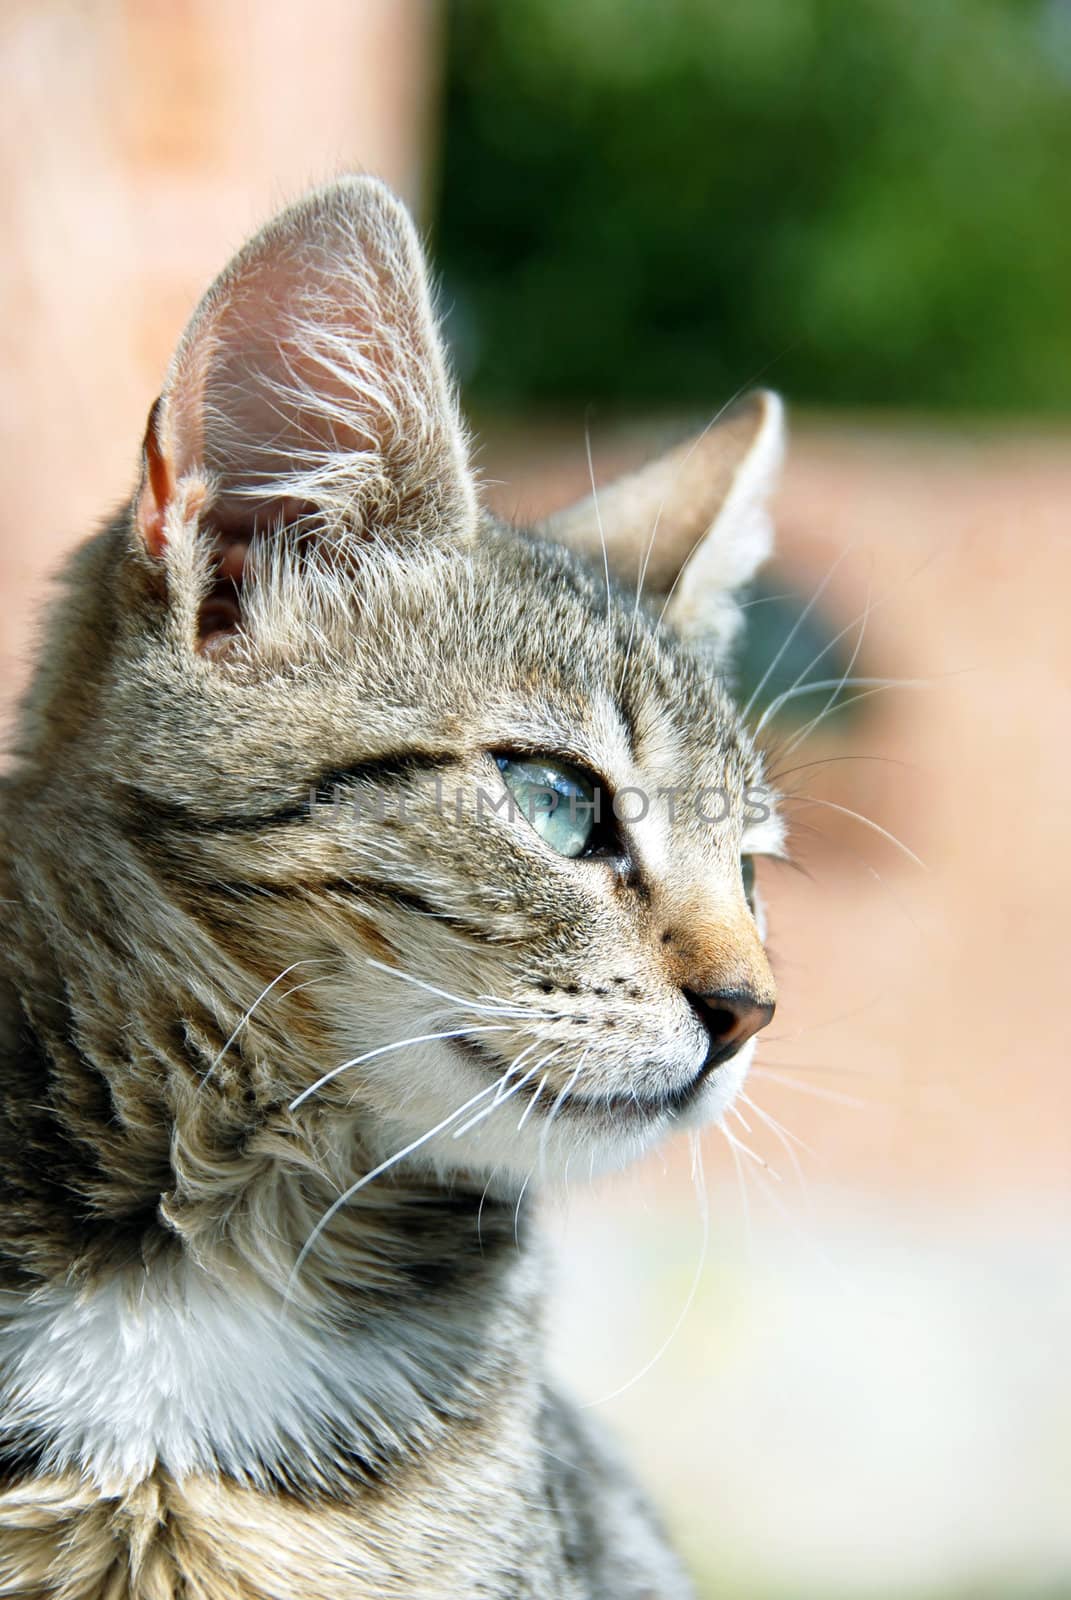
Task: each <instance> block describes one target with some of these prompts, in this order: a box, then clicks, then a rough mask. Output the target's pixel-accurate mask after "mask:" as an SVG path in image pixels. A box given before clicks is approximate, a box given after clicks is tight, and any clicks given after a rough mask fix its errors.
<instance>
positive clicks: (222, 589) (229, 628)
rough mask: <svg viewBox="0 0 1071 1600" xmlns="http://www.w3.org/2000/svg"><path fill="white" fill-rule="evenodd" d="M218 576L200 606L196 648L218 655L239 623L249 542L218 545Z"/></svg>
mask: <svg viewBox="0 0 1071 1600" xmlns="http://www.w3.org/2000/svg"><path fill="white" fill-rule="evenodd" d="M218 550H219V556H218V562H217V577H216V581H215V583H214V584H213V585H212V588H211V590H210V591H209V593H208V595H207V596H206V597H205V600H204V601H203V603H202V605H201V614H200V618H199V627H198V641H197V648H198V649H199V650H202V651H203V652H204V653H205V654H206V655H215V654H218V653H219V652H220V651H221V650H223V649H225V648H226V647H227V645H228V644H229V642H230V640H231V639H232V638H233V637H234V635H235V634H236V633H237V631H238V628H239V625H240V623H241V590H242V576H243V574H244V572H245V562H246V556H247V555H248V553H249V539H248V538H238V539H228V540H227V542H226V543H220V544H218Z"/></svg>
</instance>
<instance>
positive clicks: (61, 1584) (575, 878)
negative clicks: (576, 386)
mask: <svg viewBox="0 0 1071 1600" xmlns="http://www.w3.org/2000/svg"><path fill="white" fill-rule="evenodd" d="M779 451H780V412H779V407H778V405H777V403H776V401H775V400H774V399H773V397H770V396H754V397H751V398H750V399H749V400H748V401H747V402H745V403H744V404H743V405H742V406H741V407H738V408H737V409H736V410H735V411H734V412H733V413H732V415H730V416H728V417H726V418H725V419H724V420H723V421H722V422H720V423H719V424H718V425H717V426H713V427H712V428H710V429H708V430H707V431H706V432H705V433H704V435H702V436H701V437H700V439H699V440H697V441H694V442H693V444H692V445H690V446H688V447H682V449H681V450H680V451H678V452H676V453H675V454H674V455H673V456H672V457H670V458H667V459H666V460H665V461H663V462H661V463H654V464H653V465H652V466H651V467H650V468H648V469H645V471H644V472H643V473H641V474H639V475H637V476H635V477H634V478H633V479H631V480H626V482H625V484H624V485H623V486H621V487H619V488H618V489H616V490H614V491H611V492H608V494H607V495H606V497H605V501H604V503H603V504H602V505H601V506H600V507H595V506H594V505H592V506H588V507H579V508H575V509H574V510H572V511H569V512H566V513H564V514H563V515H562V516H561V518H560V519H559V520H558V521H557V522H552V523H550V524H548V525H547V526H545V527H543V528H540V529H539V530H535V531H531V530H527V531H526V530H523V529H514V528H512V527H508V526H505V525H502V524H499V523H497V522H495V521H494V520H493V519H492V518H490V517H489V516H487V515H486V514H485V513H484V512H483V511H482V510H481V509H480V508H479V503H478V496H477V492H476V485H475V480H474V478H473V474H472V472H471V469H470V468H469V466H468V465H467V447H466V441H465V438H464V434H463V432H462V429H461V425H460V423H459V421H458V417H457V412H456V405H455V401H454V397H453V392H452V390H451V388H450V385H449V381H448V379H447V376H446V369H445V365H444V362H443V358H442V353H441V349H440V345H439V340H438V335H437V333H436V330H435V326H434V322H433V320H432V317H431V311H430V302H429V296H428V291H427V286H426V282H425V277H424V270H423V266H422V262H421V258H420V251H419V246H418V244H417V241H416V238H415V235H414V233H413V229H412V225H411V224H410V222H409V221H408V218H407V217H406V215H405V213H404V212H403V211H402V209H401V207H400V206H399V205H398V204H397V202H396V201H394V200H393V199H392V197H390V195H389V194H388V193H387V191H385V190H384V189H383V188H382V186H381V185H378V184H376V183H374V182H372V181H370V180H365V179H348V180H343V181H342V182H340V183H338V184H336V185H333V186H331V187H330V188H328V189H325V190H321V191H318V192H317V193H315V194H314V195H312V196H310V197H309V198H308V199H306V200H305V201H303V202H301V203H300V204H299V205H298V206H296V207H294V208H292V209H291V210H290V211H289V212H287V213H284V214H283V216H282V217H281V218H278V219H276V221H275V222H274V223H272V224H271V225H270V226H269V227H268V228H267V229H266V230H265V231H264V233H262V234H261V235H259V236H258V237H257V239H255V240H254V241H253V242H252V243H251V244H250V245H249V246H247V248H246V250H245V251H243V252H242V254H241V255H240V256H239V257H238V258H237V259H236V261H235V262H234V263H232V265H231V266H230V267H229V268H228V269H227V272H226V273H225V274H224V275H223V277H222V278H221V279H220V280H219V282H218V283H217V284H216V285H215V286H214V287H213V289H212V290H211V291H210V293H209V295H208V296H207V298H206V300H205V302H204V304H203V305H202V307H201V308H200V310H199V311H198V312H197V313H196V315H195V317H194V319H193V321H192V323H191V325H190V328H189V330H188V331H187V334H186V336H185V338H184V340H183V343H182V345H181V347H180V350H179V352H178V355H177V356H176V360H175V363H174V365H173V367H172V371H171V373H170V375H169V377H168V380H167V383H166V385H165V389H164V393H163V396H162V398H161V400H160V402H159V403H158V405H157V406H156V407H155V408H154V411H153V415H152V417H151V419H150V425H149V430H148V433H147V436H146V443H145V451H144V458H143V463H142V469H141V475H140V478H139V482H138V485H137V486H136V489H135V491H134V494H133V496H132V499H131V502H130V504H129V506H128V507H126V508H125V509H124V510H123V512H122V513H121V514H120V515H119V516H118V517H117V518H116V519H115V520H114V522H113V523H111V524H110V525H109V526H108V527H107V528H105V529H104V530H103V531H102V532H101V533H99V534H98V535H97V536H96V537H95V538H93V539H91V540H90V541H89V542H88V543H87V544H86V545H84V546H83V547H82V548H81V549H80V550H79V551H78V552H77V553H76V555H75V556H74V558H73V560H72V561H71V563H70V565H69V566H68V569H67V571H66V573H65V575H64V580H63V589H62V593H61V595H60V597H59V599H58V601H57V604H56V605H55V607H54V609H53V613H52V616H51V620H50V624H49V628H48V632H47V636H46V638H45V641H44V646H43V649H42V653H41V659H40V663H39V667H38V671H37V675H36V677H35V680H34V683H33V686H32V687H31V690H30V692H29V695H28V697H27V699H26V702H25V705H24V707H23V713H22V717H21V721H20V724H19V729H18V734H17V739H16V745H15V749H14V751H13V755H12V761H11V764H10V770H9V772H8V774H7V776H6V777H5V779H4V783H3V791H2V799H3V808H2V813H0V899H2V900H3V902H4V906H5V913H6V915H5V923H6V929H7V934H6V938H5V940H4V945H3V950H2V953H0V1473H2V1475H3V1476H2V1487H0V1593H2V1594H5V1595H10V1596H17V1597H20V1600H30V1597H34V1600H46V1597H47V1600H135V1597H136V1600H178V1597H179V1596H183V1597H185V1600H201V1597H204V1600H232V1597H233V1600H239V1597H241V1600H269V1597H271V1600H284V1597H285V1600H298V1597H308V1600H312V1597H315V1600H332V1597H334V1596H338V1597H340V1600H341V1597H343V1596H345V1597H346V1600H359V1597H363V1596H368V1597H372V1596H376V1597H389V1596H398V1597H402V1596H405V1597H407V1600H413V1597H427V1600H432V1597H438V1596H442V1597H447V1596H449V1597H450V1600H456V1597H457V1596H461V1595H472V1596H477V1595H478V1596H485V1597H487V1600H506V1597H507V1596H508V1597H515V1596H516V1597H520V1596H530V1597H532V1600H537V1597H538V1600H550V1597H552V1596H553V1597H555V1600H561V1597H569V1596H575V1597H577V1600H579V1597H585V1600H609V1597H611V1596H613V1597H614V1600H627V1597H629V1596H632V1597H635V1600H639V1597H640V1596H646V1597H648V1600H654V1597H658V1600H673V1597H677V1596H683V1595H685V1594H687V1593H688V1588H687V1583H686V1580H685V1579H684V1577H683V1575H682V1574H681V1572H680V1570H679V1568H678V1566H677V1563H676V1561H675V1559H674V1558H673V1556H672V1555H671V1554H670V1553H669V1551H668V1549H667V1548H666V1546H665V1543H664V1540H663V1539H662V1536H661V1534H660V1533H659V1531H658V1528H657V1525H656V1523H655V1521H654V1519H653V1518H652V1515H651V1513H650V1512H649V1511H648V1510H647V1509H646V1507H645V1505H644V1503H643V1501H642V1499H641V1497H640V1496H639V1495H638V1494H637V1492H636V1491H635V1490H634V1488H633V1487H632V1486H631V1483H630V1480H629V1478H628V1475H627V1473H626V1472H625V1471H624V1469H623V1468H622V1467H621V1466H620V1465H619V1463H618V1462H617V1460H616V1457H615V1455H614V1453H613V1451H612V1449H611V1448H610V1447H609V1446H608V1445H607V1444H606V1443H605V1441H603V1440H601V1438H598V1437H596V1436H595V1434H594V1433H593V1431H591V1430H589V1428H588V1427H587V1426H586V1425H583V1426H582V1425H581V1423H580V1421H579V1420H578V1417H577V1416H576V1415H575V1414H574V1413H573V1412H572V1411H571V1410H570V1409H569V1408H568V1407H567V1406H565V1405H564V1404H563V1402H561V1401H560V1400H558V1399H557V1398H556V1397H555V1396H554V1394H553V1392H552V1390H551V1388H550V1387H549V1385H548V1381H547V1376H546V1373H545V1370H544V1363H543V1356H542V1347H541V1338H540V1317H541V1304H542V1261H541V1254H540V1250H539V1244H538V1236H537V1232H536V1230H535V1228H534V1226H533V1223H532V1220H531V1218H530V1216H529V1211H530V1207H531V1203H532V1202H531V1195H532V1193H533V1191H534V1190H535V1189H537V1188H538V1187H539V1184H540V1182H541V1181H546V1182H553V1181H554V1180H555V1178H556V1177H558V1176H560V1175H561V1174H562V1173H564V1172H565V1171H566V1170H567V1169H568V1168H569V1166H570V1164H571V1163H574V1162H575V1163H576V1165H577V1167H578V1168H581V1167H588V1166H590V1167H591V1168H593V1169H594V1168H596V1167H608V1166H613V1165H617V1164H620V1163H621V1162H623V1161H626V1160H628V1159H630V1158H631V1157H633V1156H636V1155H638V1154H640V1153H641V1152H642V1151H643V1150H645V1149H646V1148H648V1147H649V1146H650V1145H651V1144H652V1143H653V1142H654V1141H656V1140H657V1139H658V1138H660V1137H661V1136H663V1135H664V1134H665V1133H667V1132H668V1131H671V1130H672V1129H673V1128H674V1127H678V1126H681V1125H689V1126H698V1125H700V1124H701V1123H703V1122H704V1121H709V1120H710V1119H712V1118H717V1117H719V1116H720V1115H722V1114H723V1112H724V1110H725V1109H726V1107H727V1106H728V1104H729V1103H730V1102H731V1100H732V1097H733V1095H734V1094H735V1092H736V1089H737V1088H738V1086H739V1083H740V1081H741V1079H742V1077H743V1074H744V1072H745V1071H746V1066H747V1061H748V1059H749V1055H750V1046H749V1047H748V1048H747V1049H745V1050H743V1051H741V1052H740V1053H739V1054H738V1055H737V1056H735V1057H734V1058H733V1059H732V1060H731V1061H728V1062H726V1063H725V1065H723V1066H720V1067H718V1068H717V1070H715V1071H710V1072H707V1071H706V1070H705V1068H704V1067H703V1062H704V1059H705V1057H706V1055H707V1048H708V1040H707V1037H706V1034H705V1032H704V1030H703V1028H702V1027H701V1025H700V1024H699V1022H698V1021H697V1017H696V1014H695V1011H694V1009H693V1007H692V1006H690V1005H689V1003H688V1001H687V1000H686V998H685V995H684V992H683V991H685V990H690V991H694V992H700V993H703V992H708V991H710V990H715V989H719V990H720V989H726V988H729V989H732V988H741V987H746V988H747V989H748V990H749V991H751V992H754V993H756V994H760V995H761V996H762V997H763V999H764V1000H768V999H771V998H772V980H771V977H770V973H769V968H768V965H767V963H766V958H765V955H764V952H763V947H762V939H761V934H760V931H759V928H758V926H757V924H756V920H755V917H754V916H753V914H752V911H751V909H750V908H749V906H748V904H747V902H746V900H745V897H744V892H743V888H742V882H741V874H740V865H739V862H740V855H741V852H742V851H746V852H751V853H763V852H765V853H774V854H776V853H778V852H779V851H780V849H781V843H782V838H781V828H780V824H779V822H778V819H777V815H776V808H775V807H774V806H773V803H772V800H771V798H770V796H769V795H767V794H766V793H765V790H764V789H763V783H764V780H763V771H762V759H761V754H760V752H759V751H758V750H757V749H756V748H755V747H754V745H753V743H752V741H751V739H750V738H749V736H748V733H747V731H746V729H745V728H744V727H743V725H742V723H741V721H740V719H739V717H738V715H737V713H736V711H735V710H734V708H733V706H732V703H731V701H730V699H729V697H728V694H727V692H726V687H725V684H724V676H723V673H724V667H723V663H724V654H725V649H726V646H727V643H728V641H729V639H730V638H731V636H732V634H733V632H734V631H735V629H736V627H737V626H738V620H739V613H738V610H737V607H736V602H735V599H734V591H735V590H736V588H737V587H738V586H739V585H740V584H742V583H744V582H746V580H747V579H748V578H749V577H750V575H751V573H752V571H753V570H754V568H755V566H756V565H757V563H758V562H759V561H760V560H761V559H763V557H764V556H765V555H766V553H767V551H768V548H769V538H770V534H769V523H768V519H767V516H766V512H765V498H766V495H767V493H768V491H769V489H770V487H771V484H772V480H773V476H774V474H775V471H776V465H777V461H778V459H779ZM600 521H601V523H602V535H603V536H604V537H605V539H606V549H607V562H606V564H607V572H606V573H605V574H604V572H603V570H602V555H601V552H602V544H601V540H600V542H599V544H598V546H597V547H596V545H595V544H594V543H593V540H595V539H596V538H598V537H599V536H598V534H596V533H595V532H593V530H595V529H596V528H597V527H598V523H599V522H600ZM652 530H653V539H652V542H651V552H652V560H651V561H650V563H649V572H648V576H649V580H650V581H649V583H648V585H647V587H646V588H645V591H644V595H643V598H642V603H638V602H637V599H636V597H635V593H634V583H635V575H636V573H637V571H638V570H639V567H640V564H641V562H642V559H643V551H644V545H645V543H646V541H647V540H648V538H649V537H651V536H652ZM596 549H597V551H598V556H597V559H596V556H595V552H596ZM663 613H664V614H663ZM503 751H507V752H516V753H519V754H521V755H523V754H525V753H531V754H548V755H551V756H555V757H557V758H559V759H563V760H566V761H569V762H571V763H573V764H574V765H581V766H583V767H585V768H587V769H589V770H590V771H591V772H592V773H594V774H596V775H597V776H598V778H599V779H600V780H601V781H602V783H603V784H604V785H605V786H606V788H607V792H608V793H609V792H610V791H614V792H619V791H622V790H626V789H632V790H635V791H643V792H644V793H645V794H647V795H648V796H652V797H655V796H657V794H658V791H659V790H666V789H676V790H687V791H688V793H689V794H694V793H695V792H697V791H703V790H706V791H713V790H717V791H718V792H719V793H720V794H722V795H723V796H724V797H725V801H726V809H727V816H726V818H725V820H724V822H722V823H721V824H719V825H718V826H717V827H714V826H712V825H711V824H710V822H709V820H705V819H704V818H702V817H700V816H699V815H697V814H696V812H695V810H694V808H693V807H692V806H691V805H690V804H685V803H681V804H679V805H676V806H675V805H672V804H667V803H659V804H654V805H652V806H651V808H650V812H649V814H648V815H647V816H645V817H642V818H639V819H637V820H635V821H633V822H628V823H624V822H623V823H621V824H620V825H619V832H620V833H621V835H622V836H623V837H624V838H625V840H626V845H627V848H626V846H622V853H621V855H620V856H619V857H617V858H615V860H614V861H613V862H612V863H608V862H606V861H598V860H591V861H574V860H569V859H567V858H565V857H563V856H558V855H556V854H555V853H554V851H553V850H551V849H550V847H549V846H548V845H547V844H546V843H545V842H544V841H543V839H542V838H540V836H539V835H538V834H537V832H536V831H535V830H534V829H533V828H532V827H531V826H530V825H529V823H528V822H527V821H526V820H525V819H524V817H523V816H510V815H509V813H508V810H507V809H504V808H503V805H502V802H503V799H504V798H505V796H504V791H503V789H502V781H501V776H500V773H499V769H498V766H497V765H496V762H495V759H494V757H495V756H496V754H499V753H501V752H503ZM760 790H761V791H762V800H763V803H762V804H760V805H756V804H755V803H754V797H755V795H756V793H758V792H759V791H760ZM481 797H482V798H481ZM400 1154H401V1156H402V1157H403V1158H402V1159H398V1158H399V1155H400ZM533 1179H534V1182H533V1181H531V1180H533Z"/></svg>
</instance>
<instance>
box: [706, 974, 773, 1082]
mask: <svg viewBox="0 0 1071 1600" xmlns="http://www.w3.org/2000/svg"><path fill="white" fill-rule="evenodd" d="M684 997H685V999H686V1000H687V1001H688V1004H689V1005H690V1006H691V1008H692V1010H693V1011H694V1012H695V1014H696V1016H697V1017H698V1018H699V1020H700V1022H701V1023H702V1024H703V1026H704V1028H705V1029H706V1030H707V1034H708V1036H709V1039H710V1048H709V1051H708V1054H707V1059H706V1063H705V1065H706V1066H708V1067H718V1066H720V1065H721V1063H722V1062H723V1061H728V1060H729V1057H730V1056H735V1054H736V1052H737V1051H738V1050H739V1049H740V1048H741V1046H743V1045H745V1044H747V1042H748V1040H749V1039H752V1038H754V1036H755V1034H757V1033H758V1031H759V1029H760V1028H765V1026H766V1024H767V1023H768V1022H769V1021H770V1020H771V1018H772V1017H773V1014H774V1008H773V1002H772V1001H768V1000H760V999H759V998H758V997H757V996H756V995H754V994H752V993H751V992H750V991H749V990H747V989H716V990H714V991H713V992H712V993H711V994H697V993H696V992H695V990H694V989H685V990H684Z"/></svg>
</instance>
